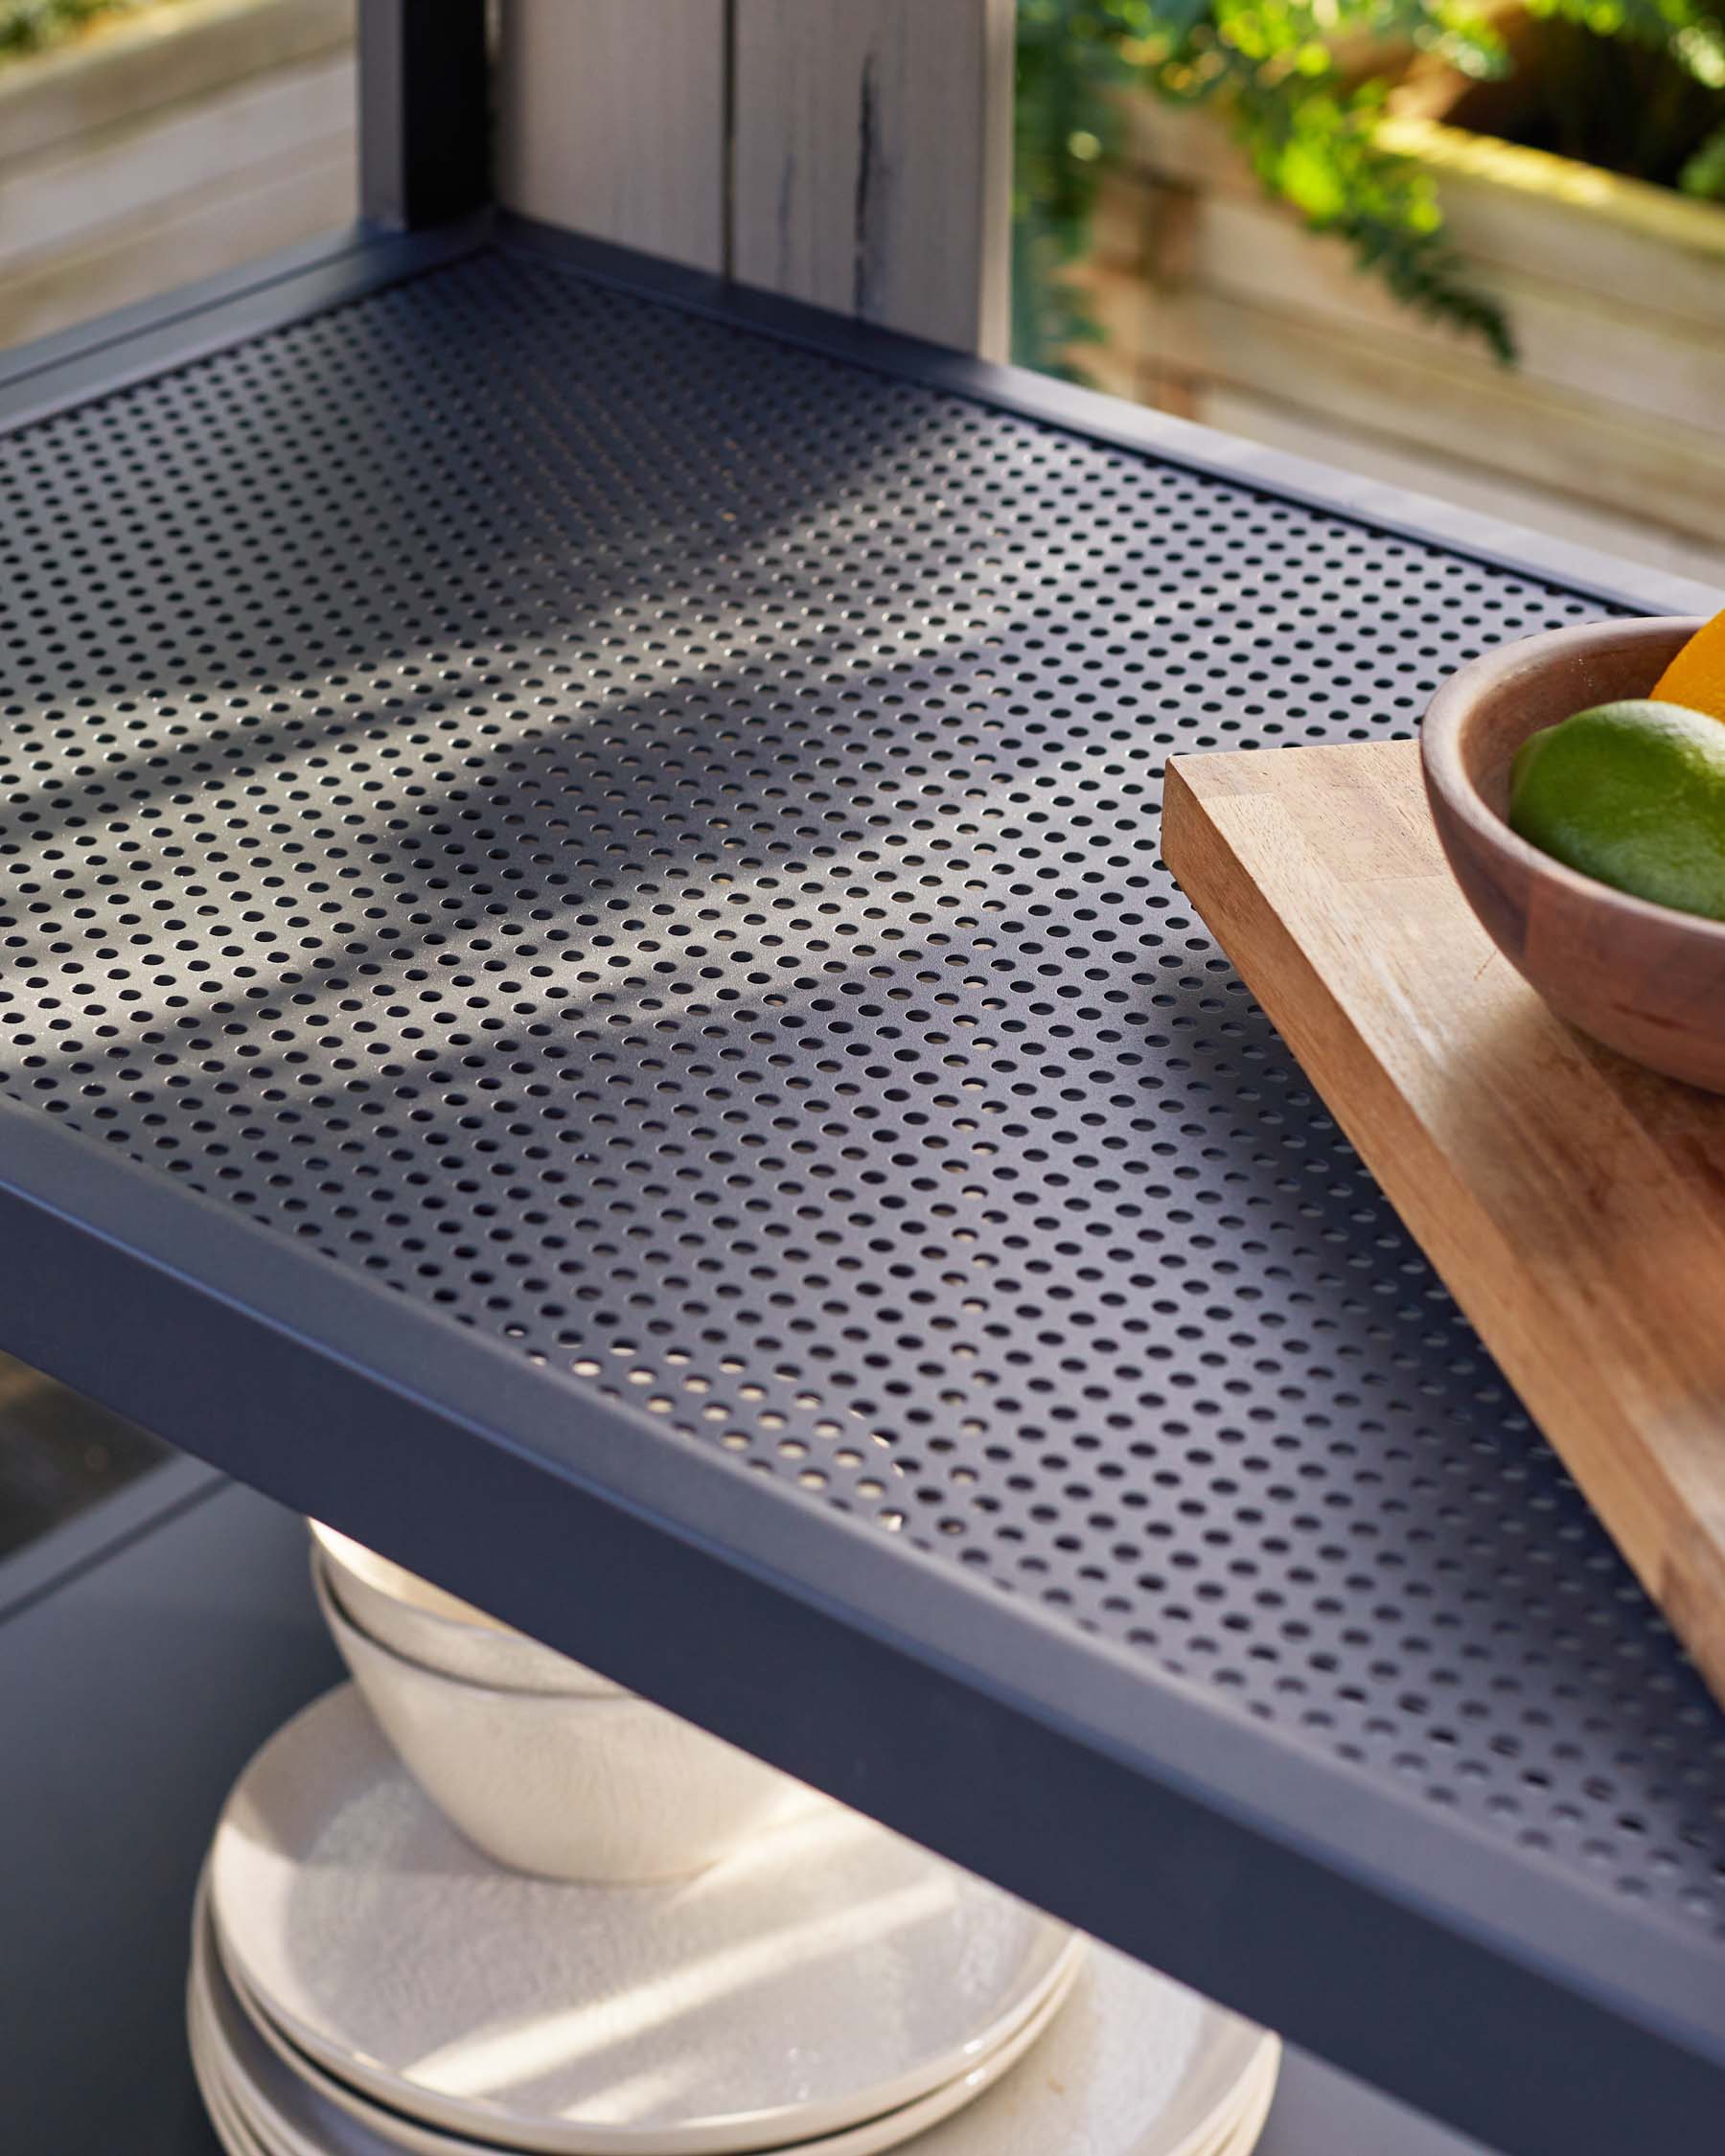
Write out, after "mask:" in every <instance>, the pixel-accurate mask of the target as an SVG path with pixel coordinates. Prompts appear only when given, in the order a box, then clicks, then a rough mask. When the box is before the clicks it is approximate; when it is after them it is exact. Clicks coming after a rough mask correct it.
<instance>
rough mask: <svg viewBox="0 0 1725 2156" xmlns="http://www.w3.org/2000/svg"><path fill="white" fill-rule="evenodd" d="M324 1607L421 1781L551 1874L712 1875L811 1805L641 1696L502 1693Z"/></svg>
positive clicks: (618, 1877) (490, 1841) (357, 1675)
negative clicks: (418, 1658)
mask: <svg viewBox="0 0 1725 2156" xmlns="http://www.w3.org/2000/svg"><path fill="white" fill-rule="evenodd" d="M311 1572H312V1578H313V1581H314V1582H315V1585H316V1589H317V1598H318V1605H319V1607H320V1608H321V1609H322V1611H323V1614H324V1619H325V1621H326V1622H327V1623H328V1625H329V1627H330V1630H331V1632H332V1633H333V1634H334V1640H335V1644H336V1646H337V1647H339V1648H340V1650H341V1656H342V1660H343V1661H344V1662H345V1663H347V1665H348V1668H349V1669H350V1670H351V1671H352V1673H353V1678H354V1682H355V1684H357V1686H358V1687H359V1689H360V1691H361V1693H362V1694H363V1695H364V1698H365V1702H366V1705H367V1706H368V1707H369V1708H370V1709H371V1710H372V1712H373V1714H374V1715H375V1716H376V1717H377V1719H378V1723H379V1726H380V1728H381V1730H382V1732H383V1733H384V1735H385V1736H386V1737H387V1738H388V1739H389V1741H390V1743H391V1744H392V1745H393V1746H394V1747H395V1749H396V1751H397V1752H398V1753H399V1754H400V1755H401V1758H402V1763H403V1765H404V1766H405V1767H406V1768H407V1770H408V1772H409V1773H410V1774H411V1775H412V1776H413V1778H414V1779H415V1780H416V1781H417V1782H418V1783H419V1785H420V1787H421V1788H422V1789H423V1790H424V1791H425V1792H426V1796H427V1797H429V1798H430V1800H431V1801H432V1802H433V1803H434V1804H435V1805H437V1807H438V1809H439V1810H440V1811H441V1812H442V1813H443V1814H444V1816H445V1818H447V1819H448V1820H449V1822H450V1823H451V1824H453V1825H454V1826H456V1827H458V1828H459V1829H460V1830H461V1832H462V1833H463V1834H465V1835H466V1836H467V1838H468V1840H469V1841H470V1842H472V1843H473V1844H474V1845H475V1846H477V1847H478V1848H481V1849H483V1850H484V1851H485V1853H486V1855H487V1856H490V1857H494V1858H495V1859H496V1861H497V1862H498V1863H499V1864H506V1865H511V1866H513V1867H514V1868H515V1869H517V1870H519V1871H530V1872H534V1873H537V1874H538V1875H539V1876H540V1877H541V1878H546V1879H586V1880H607V1881H612V1882H616V1881H645V1880H652V1879H677V1878H682V1877H685V1876H686V1875H687V1874H688V1873H690V1872H694V1871H701V1870H704V1869H705V1868H706V1867H707V1866H708V1865H710V1864H715V1863H717V1862H718V1860H719V1859H720V1858H721V1857H723V1856H725V1855H727V1854H728V1853H729V1852H730V1851H731V1850H733V1849H736V1848H739V1847H741V1846H742V1845H743V1844H744V1843H745V1842H747V1841H748V1840H750V1839H751V1838H752V1837H753V1836H754V1835H756V1834H759V1833H762V1832H765V1831H766V1830H767V1829H769V1828H770V1827H772V1826H774V1825H776V1824H778V1823H780V1822H781V1821H783V1820H785V1819H788V1818H789V1817H790V1816H791V1815H792V1814H793V1812H796V1811H798V1810H800V1809H801V1808H802V1806H803V1805H804V1804H805V1803H806V1802H807V1800H808V1792H807V1791H806V1790H805V1789H804V1788H803V1786H802V1784H801V1783H800V1782H796V1781H793V1780H792V1779H791V1778H790V1777H789V1776H787V1775H781V1774H780V1773H778V1772H777V1770H776V1769H774V1768H772V1767H767V1766H763V1765H762V1764H761V1762H760V1761H759V1760H758V1759H752V1758H750V1757H749V1755H748V1754H747V1753H746V1752H739V1751H738V1750H737V1749H736V1748H735V1746H733V1745H729V1744H725V1743H724V1742H723V1741H722V1740H721V1739H720V1738H718V1737H714V1736H708V1735H707V1734H706V1732H704V1731H703V1730H698V1729H696V1728H695V1727H694V1726H693V1724H692V1723H688V1722H684V1721H681V1720H679V1719H678V1716H677V1715H675V1714H670V1713H667V1712H666V1711H665V1709H663V1708H661V1707H655V1706H653V1705H652V1704H651V1703H650V1702H648V1701H647V1700H644V1699H638V1698H636V1697H635V1695H634V1694H633V1693H632V1692H618V1693H615V1694H612V1695H609V1696H605V1697H599V1696H593V1695H590V1694H589V1695H586V1696H583V1695H579V1694H569V1693H564V1694H562V1695H555V1694H547V1693H544V1692H513V1691H502V1690H498V1689H496V1688H495V1687H493V1686H485V1685H470V1684H467V1683H465V1682H463V1681H462V1680H461V1679H459V1678H455V1677H449V1676H446V1675H445V1674H444V1673H443V1672H442V1671H440V1670H435V1669H427V1668H426V1667H424V1666H423V1665H422V1664H421V1663H416V1662H409V1661H407V1660H406V1659H405V1658H404V1657H403V1656H401V1655H398V1654H393V1653H391V1651H390V1650H389V1649H388V1648H387V1647H385V1646H383V1645H381V1644H380V1642H379V1641H378V1640H373V1639H370V1638H368V1637H367V1635H366V1634H365V1633H363V1632H362V1631H360V1629H359V1628H358V1626H357V1625H356V1624H354V1623H352V1622H351V1621H350V1620H349V1618H348V1617H346V1616H345V1615H344V1614H343V1613H342V1611H341V1610H339V1609H338V1608H337V1607H336V1605H335V1601H334V1596H333V1595H332V1594H331V1593H330V1588H329V1582H328V1580H327V1578H326V1577H325V1573H324V1567H323V1564H322V1562H321V1560H320V1559H319V1558H318V1557H317V1556H315V1555H314V1556H313V1558H312V1565H311Z"/></svg>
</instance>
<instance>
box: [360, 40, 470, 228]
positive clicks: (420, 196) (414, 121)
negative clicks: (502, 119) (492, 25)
mask: <svg viewBox="0 0 1725 2156" xmlns="http://www.w3.org/2000/svg"><path fill="white" fill-rule="evenodd" d="M490 199H491V129H490V99H489V92H488V57H487V50H486V35H485V0H360V8H359V202H360V209H361V211H362V213H363V215H364V216H365V217H366V218H369V219H371V220H372V221H373V222H374V223H377V224H383V225H389V226H392V227H393V228H395V229H396V230H398V231H409V230H412V229H413V228H414V227H416V226H420V225H427V224H444V223H447V222H448V221H449V219H450V218H459V217H465V216H467V215H468V214H469V213H470V212H471V211H473V210H477V209H479V208H481V207H482V206H483V205H484V204H485V203H486V202H488V201H489V200H490Z"/></svg>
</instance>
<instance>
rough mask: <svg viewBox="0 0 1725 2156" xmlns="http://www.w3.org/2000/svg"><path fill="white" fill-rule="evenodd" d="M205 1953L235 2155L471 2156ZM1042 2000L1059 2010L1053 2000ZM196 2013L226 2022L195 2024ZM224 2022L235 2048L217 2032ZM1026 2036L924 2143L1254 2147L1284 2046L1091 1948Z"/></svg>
mask: <svg viewBox="0 0 1725 2156" xmlns="http://www.w3.org/2000/svg"><path fill="white" fill-rule="evenodd" d="M200 1928H201V1927H200ZM205 1936H206V1938H208V1937H209V1935H208V1934H207V1933H206V1935H205ZM202 1959H203V1960H204V1961H207V1964H208V1966H207V1969H206V1968H203V1967H200V1968H197V1969H195V1971H194V1978H193V1985H192V1992H193V2022H194V2041H195V2045H201V2047H202V2049H203V2050H204V2052H205V2053H206V2055H207V2056H209V2058H210V2065H209V2067H208V2068H207V2069H206V2068H203V2067H200V2070H199V2078H200V2083H206V2085H207V2082H208V2081H213V2082H214V2083H215V2085H216V2087H217V2088H218V2090H219V2095H220V2099H221V2100H222V2101H223V2102H224V2103H225V2104H226V2105H227V2106H228V2108H229V2110H230V2112H234V2113H238V2114H239V2115H240V2116H241V2118H242V2125H243V2126H244V2129H245V2131H246V2133H247V2134H248V2135H249V2136H250V2141H249V2143H248V2144H247V2145H244V2146H243V2147H241V2146H239V2145H237V2144H236V2142H235V2141H233V2140H229V2141H228V2142H227V2145H228V2146H229V2148H230V2149H231V2150H233V2151H234V2156H257V2152H258V2151H261V2152H262V2156H401V2151H402V2150H403V2148H410V2147H422V2146H423V2147H427V2148H432V2149H437V2150H439V2151H440V2152H441V2156H465V2150H464V2148H463V2145H462V2144H460V2143H459V2142H451V2141H449V2140H440V2139H439V2138H438V2137H436V2136H427V2138H426V2140H425V2141H424V2142H420V2141H414V2142H406V2141H403V2140H400V2139H389V2140H386V2139H384V2138H382V2137H381V2136H380V2135H379V2134H377V2133H374V2132H372V2131H371V2130H370V2129H368V2128H366V2127H364V2126H363V2125H361V2124H360V2123H359V2122H357V2121H356V2120H354V2119H352V2118H350V2117H349V2116H347V2115H346V2114H345V2113H343V2112H341V2111H338V2110H335V2109H334V2107H332V2106H329V2105H327V2104H323V2103H321V2102H320V2101H319V2100H318V2099H317V2097H316V2092H315V2091H313V2090H311V2089H310V2088H309V2087H308V2086H307V2084H306V2083H305V2082H304V2081H302V2080H301V2079H300V2078H299V2077H298V2076H296V2075H294V2074H293V2073H291V2072H290V2071H289V2070H288V2068H287V2067H286V2066H284V2064H283V2063H282V2061H281V2059H280V2058H278V2057H277V2056H276V2054H275V2053H273V2052H271V2051H270V2050H269V2049H268V2048H267V2047H266V2046H265V2044H264V2043H263V2042H262V2040H261V2039H260V2037H259V2035H258V2033H257V2030H255V2029H254V2028H253V2026H252V2024H251V2023H250V2021H249V2020H248V2019H247V2017H246V2015H245V2013H244V2012H243V2011H242V2007H241V2006H240V2004H239V2002H238V2000H237V1998H236V1995H235V1994H234V1992H233V1990H232V1988H231V1987H230V1986H229V1984H228V1983H227V1980H226V1978H225V1975H224V1974H223V1973H222V1972H221V1970H220V1968H219V1964H218V1963H217V1962H216V1959H215V1955H214V1953H213V1952H210V1953H208V1954H207V1955H206V1956H205V1957H203V1958H202ZM1044 2011H1045V2012H1046V2013H1048V2014H1049V2015H1050V2017H1052V2016H1053V2015H1054V2012H1055V2007H1054V2006H1053V2005H1052V2004H1050V2005H1049V2006H1046V2007H1045V2008H1044ZM1035 2018H1036V2020H1037V2021H1038V2022H1040V2021H1041V2019H1042V2016H1041V2015H1038V2016H1037V2017H1035ZM200 2022H201V2023H202V2024H203V2025H204V2027H205V2028H206V2029H207V2030H216V2031H217V2033H216V2034H215V2035H213V2036H212V2035H207V2034H206V2035H200V2034H199V2033H198V2025H199V2023H200ZM223 2030H225V2031H226V2033H227V2035H228V2038H229V2042H230V2045H231V2049H228V2048H226V2047H223V2046H222V2045H221V2043H220V2041H219V2037H220V2032H221V2031H223ZM1027 2042H1034V2043H1035V2056H1034V2058H1033V2059H1029V2060H1027V2061H1026V2062H1025V2067H1024V2071H1023V2072H1022V2073H1017V2074H1011V2073H1003V2077H1002V2078H1001V2079H1000V2085H999V2086H998V2087H995V2088H992V2089H990V2090H988V2092H987V2093H986V2094H985V2095H981V2096H979V2097H978V2098H977V2100H975V2101H974V2102H972V2103H970V2104H969V2105H968V2106H967V2108H965V2109H964V2110H962V2111H961V2112H959V2113H958V2114H957V2115H956V2116H955V2117H952V2118H949V2119H948V2120H946V2122H944V2123H942V2124H938V2125H935V2126H933V2127H932V2129H931V2130H925V2132H924V2138H923V2139H922V2140H921V2141H919V2142H918V2144H917V2156H1249V2151H1250V2150H1251V2149H1252V2147H1253V2145H1254V2144H1255V2142H1256V2140H1257V2137H1258V2135H1259V2133H1260V2132H1261V2131H1262V2129H1263V2123H1264V2118H1265V2115H1266V2114H1267V2112H1268V2110H1269V2107H1270V2101H1271V2099H1272V2097H1273V2095H1274V2093H1275V2088H1276V2070H1277V2066H1278V2063H1279V2056H1280V2046H1279V2044H1278V2043H1277V2040H1276V2038H1275V2037H1274V2036H1271V2035H1268V2034H1266V2033H1265V2032H1264V2031H1263V2030H1258V2029H1254V2028H1253V2026H1252V2025H1251V2024H1250V2023H1248V2022H1243V2021H1240V2020H1238V2019H1236V2018H1235V2017H1234V2016H1233V2015H1231V2014H1228V2013H1224V2012H1223V2011H1222V2010H1221V2009H1220V2008H1219V2007H1210V2006H1208V2005H1207V2003H1206V2002H1205V2001H1204V2000H1202V1999H1200V1998H1198V1997H1197V1996H1196V1994H1195V1993H1192V1992H1189V1991H1186V1990H1184V1989H1183V1988H1182V1987H1181V1986H1179V1985H1178V1984H1170V1983H1168V1982H1167V1980H1166V1979H1165V1978H1162V1977H1159V1976H1156V1975H1154V1974H1152V1973H1151V1972H1150V1971H1149V1970H1146V1969H1142V1968H1139V1967H1138V1966H1137V1965H1136V1964H1135V1963H1133V1962H1130V1961H1126V1960H1125V1959H1124V1958H1123V1957H1122V1956H1119V1955H1116V1954H1111V1953H1109V1952H1107V1951H1106V1950H1105V1949H1102V1948H1095V1947H1092V1950H1091V1952H1090V1954H1089V1955H1088V1957H1087V1959H1086V1961H1085V1964H1084V1966H1083V1967H1082V1968H1080V1969H1078V1970H1077V1971H1076V1975H1075V1981H1074V1982H1073V1984H1072V1988H1071V1994H1070V1997H1069V1999H1068V2000H1067V2001H1066V2003H1065V2005H1064V2007H1060V2008H1059V2010H1058V2016H1057V2018H1053V2021H1052V2026H1051V2027H1050V2028H1048V2030H1047V2031H1046V2034H1045V2035H1042V2036H1040V2038H1037V2037H1036V2036H1035V2035H1033V2034H1032V2035H1031V2036H1029V2037H1028V2038H1027ZM224 2052H225V2063H222V2064H219V2063H218V2059H219V2055H220V2054H222V2053H224ZM991 2063H992V2062H991ZM1002 2071H1003V2070H1002ZM278 2103H279V2105H280V2109H278V2108H276V2106H277V2104H278ZM910 2108H911V2109H913V2110H915V2109H917V2108H918V2107H916V2106H912V2107H910ZM289 2121H291V2122H297V2123H296V2124H289V2123H288V2122H289ZM397 2123H405V2122H397ZM862 2130H863V2131H864V2132H866V2131H867V2130H868V2129H867V2128H864V2129H862ZM413 2131H414V2132H415V2133H416V2134H426V2129H424V2128H414V2129H413ZM224 2138H225V2137H224ZM842 2145H843V2146H850V2147H852V2148H853V2151H854V2149H855V2148H859V2147H864V2146H869V2145H871V2144H866V2143H859V2144H855V2145H851V2144H842ZM872 2145H873V2146H881V2147H885V2146H890V2145H891V2144H890V2142H884V2143H878V2144H872ZM495 2146H496V2145H495V2144H494V2145H492V2146H491V2148H487V2149H486V2150H485V2156H493V2149H495ZM832 2147H833V2145H831V2144H829V2143H822V2142H816V2143H815V2144H812V2145H801V2146H797V2147H794V2148H790V2149H784V2150H780V2151H776V2152H775V2156H832Z"/></svg>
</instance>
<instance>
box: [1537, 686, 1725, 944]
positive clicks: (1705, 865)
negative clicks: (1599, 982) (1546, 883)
mask: <svg viewBox="0 0 1725 2156" xmlns="http://www.w3.org/2000/svg"><path fill="white" fill-rule="evenodd" d="M1509 824H1510V828H1511V830H1514V831H1517V832H1519V833H1520V834H1521V836H1522V837H1524V838H1526V839H1527V840H1528V841H1529V843H1530V844H1531V845H1534V846H1538V847H1539V848H1540V849H1541V850H1542V851H1543V852H1545V853H1548V854H1551V855H1553V857H1554V858H1555V859H1556V860H1560V861H1564V862H1567V863H1568V865H1569V866H1570V867H1571V868H1576V869H1579V870H1580V872H1581V874H1582V875H1583V876H1593V877H1597V878H1598V879H1599V882H1600V883H1610V884H1611V885H1613V886H1614V888H1616V889H1617V890H1620V891H1630V892H1632V893H1633V894H1634V895H1635V896H1636V897H1637V898H1644V899H1651V900H1652V901H1653V903H1654V904H1655V905H1656V906H1675V907H1676V908H1677V910H1678V911H1679V912H1681V913H1704V914H1706V915H1708V916H1709V917H1710V918H1711V919H1713V920H1714V921H1721V920H1725V726H1721V725H1720V723H1719V722H1718V721H1717V720H1716V719H1710V718H1708V717H1706V716H1705V715H1704V714H1703V713H1701V712H1698V711H1691V710H1688V709H1686V708H1685V707H1684V706H1683V705H1682V704H1677V703H1656V702H1654V701H1653V700H1651V699H1649V698H1641V697H1638V698H1632V699H1628V700H1624V701H1623V702H1622V703H1601V704H1596V705H1595V706H1594V707H1593V709H1592V710H1590V711H1577V712H1576V715H1575V717H1574V718H1573V719H1565V720H1563V721H1562V722H1560V723H1559V724H1557V725H1555V726H1545V727H1542V728H1541V729H1540V731H1539V732H1538V733H1536V734H1530V735H1529V737H1528V739H1527V740H1526V741H1525V742H1523V744H1522V745H1521V747H1520V748H1519V749H1518V750H1517V751H1516V757H1515V762H1514V764H1513V766H1512V767H1511V768H1510V773H1509Z"/></svg>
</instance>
